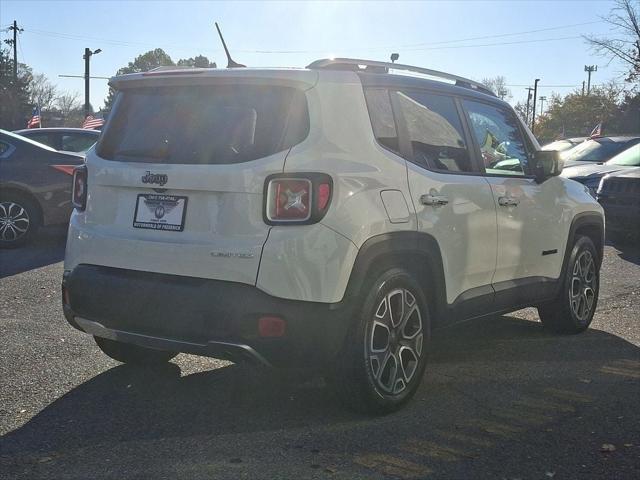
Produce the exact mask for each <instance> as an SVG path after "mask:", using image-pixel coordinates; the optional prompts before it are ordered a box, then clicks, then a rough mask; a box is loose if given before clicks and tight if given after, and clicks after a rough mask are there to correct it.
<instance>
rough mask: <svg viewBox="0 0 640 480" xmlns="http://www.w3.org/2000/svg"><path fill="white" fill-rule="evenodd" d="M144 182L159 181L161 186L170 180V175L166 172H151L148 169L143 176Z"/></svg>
mask: <svg viewBox="0 0 640 480" xmlns="http://www.w3.org/2000/svg"><path fill="white" fill-rule="evenodd" d="M141 180H142V183H157V184H158V185H160V186H163V185H164V184H165V183H167V182H168V181H169V176H168V175H165V174H164V173H151V172H150V171H149V170H147V173H146V174H145V175H143V176H142V179H141Z"/></svg>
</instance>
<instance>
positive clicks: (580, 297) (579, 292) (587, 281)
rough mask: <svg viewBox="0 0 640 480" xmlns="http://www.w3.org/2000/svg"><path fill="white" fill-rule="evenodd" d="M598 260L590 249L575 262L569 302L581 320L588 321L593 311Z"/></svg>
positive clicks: (582, 253)
mask: <svg viewBox="0 0 640 480" xmlns="http://www.w3.org/2000/svg"><path fill="white" fill-rule="evenodd" d="M597 288H598V286H597V277H596V262H595V260H594V258H593V255H592V254H591V252H590V251H588V250H585V251H583V252H581V253H580V254H579V255H578V258H576V261H575V263H574V264H573V272H572V275H571V286H570V288H569V302H570V303H571V310H572V311H573V314H574V315H575V316H576V318H577V319H578V320H579V321H580V322H584V321H587V320H588V319H589V315H590V314H591V313H592V310H593V306H594V304H595V299H596V291H597Z"/></svg>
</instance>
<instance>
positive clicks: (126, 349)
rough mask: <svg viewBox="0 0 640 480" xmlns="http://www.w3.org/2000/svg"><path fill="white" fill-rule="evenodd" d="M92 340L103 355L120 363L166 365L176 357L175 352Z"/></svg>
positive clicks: (103, 340)
mask: <svg viewBox="0 0 640 480" xmlns="http://www.w3.org/2000/svg"><path fill="white" fill-rule="evenodd" d="M93 338H94V340H95V341H96V343H97V344H98V347H100V350H102V352H103V353H105V354H106V355H107V356H109V357H111V358H113V359H114V360H117V361H119V362H122V363H131V364H137V365H156V364H160V363H167V362H168V361H169V360H171V359H172V358H173V357H175V356H176V355H177V353H175V352H167V351H165V350H155V349H152V348H145V347H139V346H138V345H132V344H130V343H123V342H118V341H116V340H109V339H107V338H101V337H93Z"/></svg>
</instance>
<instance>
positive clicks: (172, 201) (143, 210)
mask: <svg viewBox="0 0 640 480" xmlns="http://www.w3.org/2000/svg"><path fill="white" fill-rule="evenodd" d="M188 201H189V197H186V196H182V195H165V194H162V193H139V194H138V195H137V197H136V207H135V210H134V213H133V228H141V229H146V230H162V231H165V232H182V231H184V221H185V217H186V215H187V203H188ZM178 221H179V223H178Z"/></svg>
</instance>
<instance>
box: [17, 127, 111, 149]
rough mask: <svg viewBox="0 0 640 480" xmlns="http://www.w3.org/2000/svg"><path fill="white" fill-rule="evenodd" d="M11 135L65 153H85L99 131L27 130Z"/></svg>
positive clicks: (95, 139) (73, 129)
mask: <svg viewBox="0 0 640 480" xmlns="http://www.w3.org/2000/svg"><path fill="white" fill-rule="evenodd" d="M13 133H17V134H18V135H22V136H23V137H27V138H29V139H31V140H34V141H36V142H40V143H44V144H45V145H49V146H50V147H51V148H55V149H56V150H63V151H65V152H80V153H85V152H86V151H87V150H89V149H90V148H91V147H92V146H93V144H94V143H96V142H97V141H98V137H99V136H100V131H99V130H88V129H86V128H56V127H53V128H27V129H25V130H16V131H15V132H13Z"/></svg>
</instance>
